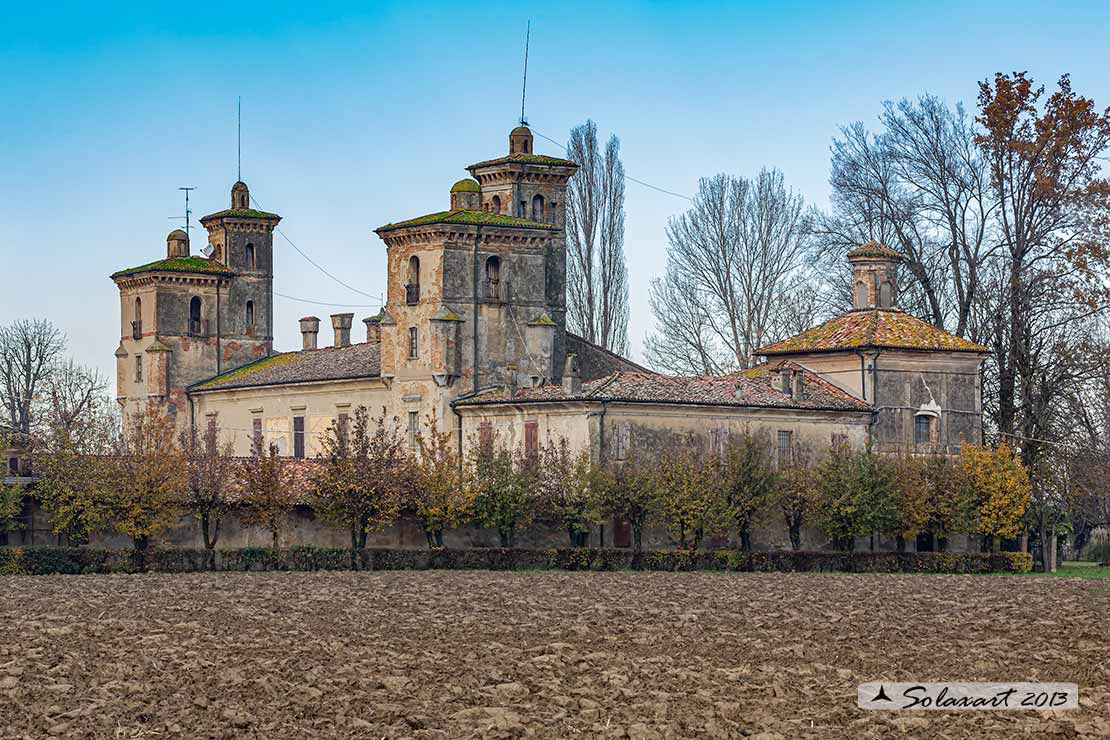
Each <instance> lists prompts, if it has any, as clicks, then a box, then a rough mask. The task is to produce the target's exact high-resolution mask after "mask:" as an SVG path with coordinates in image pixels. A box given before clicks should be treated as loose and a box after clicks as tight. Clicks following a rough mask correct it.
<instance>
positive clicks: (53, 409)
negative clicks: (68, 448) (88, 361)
mask: <svg viewBox="0 0 1110 740" xmlns="http://www.w3.org/2000/svg"><path fill="white" fill-rule="evenodd" d="M44 386H45V391H46V392H45V393H44V394H43V395H44V396H45V397H46V398H45V399H44V400H45V401H46V404H47V405H46V407H45V409H44V414H45V417H46V418H45V421H46V423H47V424H49V425H50V426H51V427H53V428H62V429H65V430H67V431H70V432H74V431H76V428H77V427H78V426H79V425H89V424H95V423H96V421H95V420H96V418H97V417H99V416H100V415H102V414H109V415H112V413H113V412H112V411H111V408H112V406H113V405H114V404H113V403H112V402H111V400H110V399H109V398H108V397H107V395H106V393H107V390H108V381H107V380H105V379H104V378H103V377H102V376H101V375H100V373H99V372H97V371H96V370H94V369H92V368H88V367H84V366H82V365H79V364H77V363H76V362H74V361H73V360H72V359H70V360H67V361H66V362H64V363H59V364H57V365H56V366H55V367H54V369H53V371H52V372H51V373H50V375H49V376H48V377H47V378H46V380H45V383H44Z"/></svg>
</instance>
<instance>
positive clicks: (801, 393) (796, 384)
mask: <svg viewBox="0 0 1110 740" xmlns="http://www.w3.org/2000/svg"><path fill="white" fill-rule="evenodd" d="M790 395H792V396H794V400H796V401H801V400H803V399H804V398H805V397H806V388H805V374H804V373H803V372H802V371H801V370H795V371H794V378H793V381H792V382H791V384H790Z"/></svg>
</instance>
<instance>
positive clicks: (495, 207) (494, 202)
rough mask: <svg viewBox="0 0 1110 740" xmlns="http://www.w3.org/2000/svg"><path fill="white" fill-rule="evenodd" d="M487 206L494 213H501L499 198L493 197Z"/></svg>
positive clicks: (498, 196) (497, 196)
mask: <svg viewBox="0 0 1110 740" xmlns="http://www.w3.org/2000/svg"><path fill="white" fill-rule="evenodd" d="M489 205H490V208H491V209H492V211H493V212H494V213H501V196H500V195H495V196H493V200H491V201H490V202H489Z"/></svg>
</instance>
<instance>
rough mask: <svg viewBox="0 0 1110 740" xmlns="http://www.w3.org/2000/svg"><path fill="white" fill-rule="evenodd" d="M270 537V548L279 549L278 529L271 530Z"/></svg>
mask: <svg viewBox="0 0 1110 740" xmlns="http://www.w3.org/2000/svg"><path fill="white" fill-rule="evenodd" d="M270 537H271V542H270V547H272V548H273V549H274V550H276V549H278V531H277V530H276V529H271V530H270Z"/></svg>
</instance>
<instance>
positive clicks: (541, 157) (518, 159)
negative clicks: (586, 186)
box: [467, 154, 578, 170]
mask: <svg viewBox="0 0 1110 740" xmlns="http://www.w3.org/2000/svg"><path fill="white" fill-rule="evenodd" d="M521 163H523V164H546V165H552V166H556V167H575V168H577V167H578V163H577V162H572V161H570V160H569V159H560V158H559V157H549V156H547V155H546V154H508V155H506V156H504V157H497V158H496V159H487V160H485V161H484V162H475V163H474V164H472V165H470V166H469V167H467V169H468V170H474V169H476V168H478V167H489V166H490V165H495V164H521Z"/></svg>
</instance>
